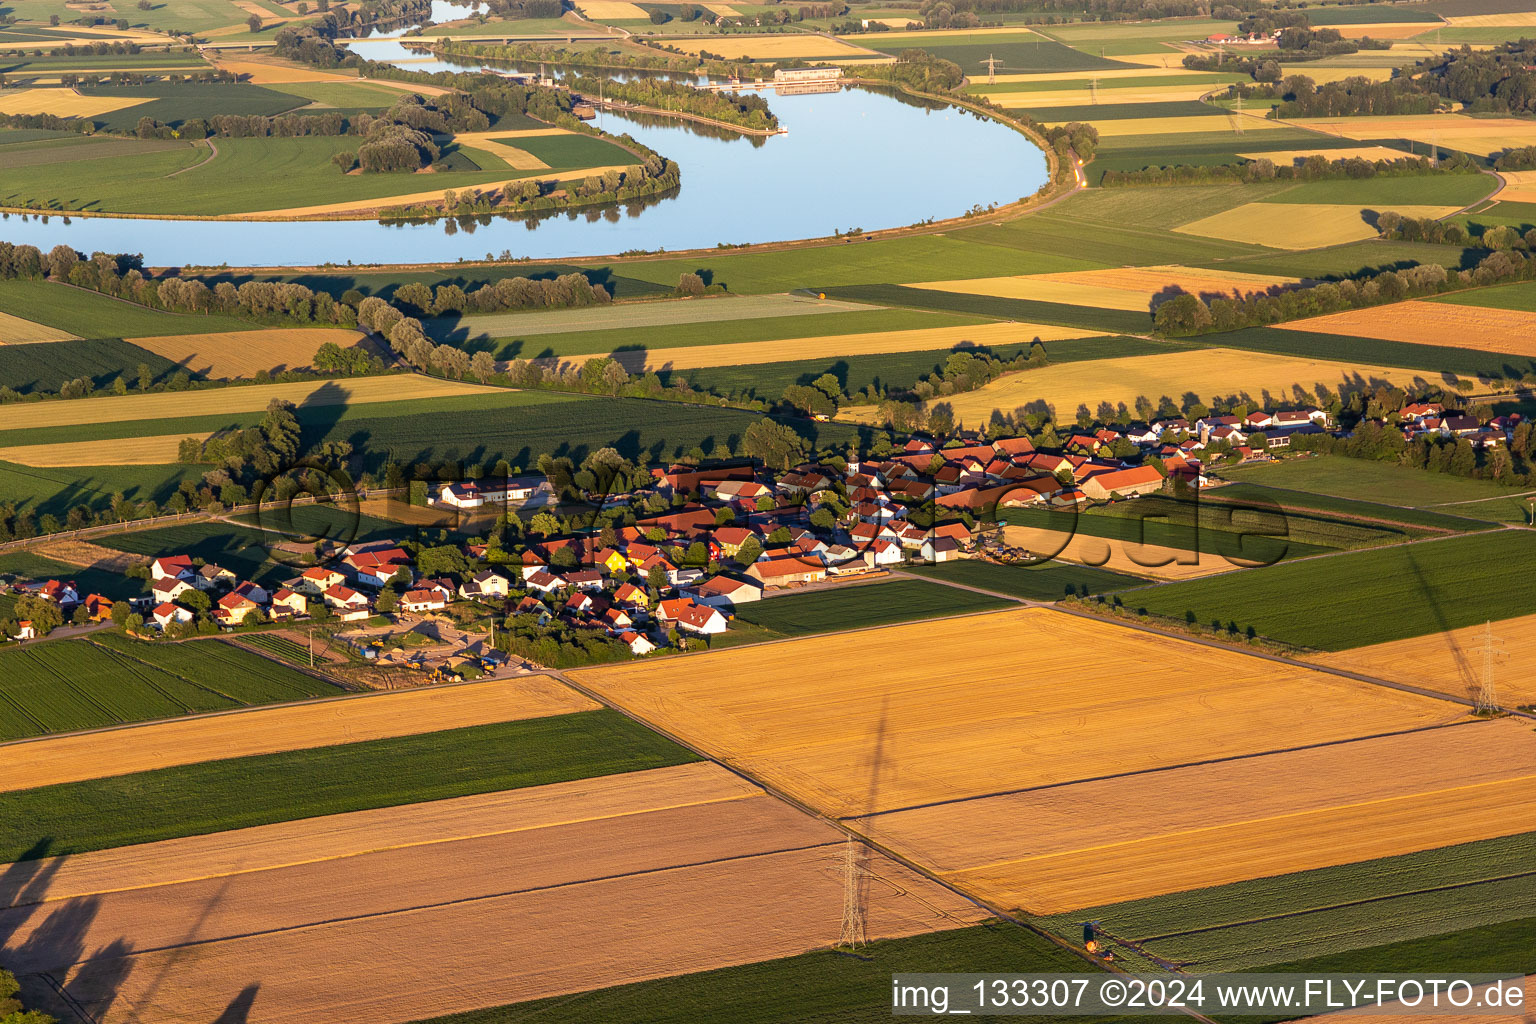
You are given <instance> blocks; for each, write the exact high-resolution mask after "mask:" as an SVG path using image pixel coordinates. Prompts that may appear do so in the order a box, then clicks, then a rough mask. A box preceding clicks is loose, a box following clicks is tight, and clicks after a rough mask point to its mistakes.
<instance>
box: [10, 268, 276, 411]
mask: <svg viewBox="0 0 1536 1024" xmlns="http://www.w3.org/2000/svg"><path fill="white" fill-rule="evenodd" d="M0 310H5V311H6V312H9V313H11V314H14V315H18V316H23V317H25V318H26V319H28V320H32V321H36V322H37V323H40V324H44V325H46V326H48V327H53V328H56V329H58V330H61V331H65V332H67V333H69V334H73V335H75V336H77V337H81V338H121V337H123V336H124V335H135V334H142V335H154V334H199V333H203V332H206V331H241V330H246V331H251V330H256V327H257V325H256V324H249V323H246V322H245V321H243V320H236V319H235V318H234V317H227V316H202V315H198V314H194V313H167V312H164V311H162V310H158V309H150V308H148V307H147V306H139V305H135V304H134V303H131V302H124V301H123V300H121V299H114V298H112V297H111V296H108V295H101V294H99V293H97V292H89V291H85V290H84V289H81V288H72V287H70V286H69V285H67V284H58V283H56V282H53V281H27V280H21V279H13V280H8V281H0ZM5 354H6V353H4V352H0V358H3V357H4V355H5ZM53 355H54V357H55V358H63V356H64V350H58V351H56V352H54V353H53ZM7 378H8V379H9V375H7ZM13 386H14V385H13Z"/></svg>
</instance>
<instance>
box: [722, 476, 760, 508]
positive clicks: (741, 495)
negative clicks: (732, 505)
mask: <svg viewBox="0 0 1536 1024" xmlns="http://www.w3.org/2000/svg"><path fill="white" fill-rule="evenodd" d="M714 490H715V497H716V498H719V499H720V500H721V501H746V502H751V503H753V504H756V503H757V499H758V498H769V497H772V496H773V488H771V487H769V486H768V485H767V484H760V483H758V482H757V481H756V480H722V481H720V482H719V483H718V484H716V485H715V489H714Z"/></svg>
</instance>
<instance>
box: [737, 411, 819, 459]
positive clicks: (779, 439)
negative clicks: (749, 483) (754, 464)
mask: <svg viewBox="0 0 1536 1024" xmlns="http://www.w3.org/2000/svg"><path fill="white" fill-rule="evenodd" d="M741 446H742V450H743V451H745V452H746V453H747V455H748V456H750V457H751V458H754V459H760V460H762V461H763V462H764V463H766V464H768V465H770V466H773V467H775V468H778V469H784V470H787V469H789V467H791V466H793V465H794V464H795V463H797V462H800V461H802V460H803V459H804V458H805V452H806V444H805V439H804V438H803V437H801V436H800V435H799V434H798V433H796V432H795V431H794V430H793V429H791V428H790V427H787V426H785V425H783V424H782V423H775V422H774V421H773V420H770V419H761V420H758V421H757V422H756V423H754V424H752V425H751V426H750V427H748V428H747V429H746V432H745V433H744V434H743V435H742V439H741Z"/></svg>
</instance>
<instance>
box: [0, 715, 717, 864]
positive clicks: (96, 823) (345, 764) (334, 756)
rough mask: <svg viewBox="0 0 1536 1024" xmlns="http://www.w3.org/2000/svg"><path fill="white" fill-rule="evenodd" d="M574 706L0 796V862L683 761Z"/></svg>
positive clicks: (665, 746)
mask: <svg viewBox="0 0 1536 1024" xmlns="http://www.w3.org/2000/svg"><path fill="white" fill-rule="evenodd" d="M695 760H697V758H695V757H694V756H693V755H692V754H691V753H689V752H688V751H687V750H684V749H683V748H682V747H679V746H677V745H675V744H673V743H672V742H670V741H668V740H665V739H662V738H661V737H660V736H658V735H656V734H655V733H653V732H650V731H649V730H647V729H645V728H644V727H643V726H640V725H637V724H636V723H635V722H633V721H632V720H630V719H629V718H626V717H625V716H623V715H621V714H619V713H618V712H617V711H609V710H606V709H605V710H601V711H585V712H580V713H577V714H570V715H559V716H556V717H552V718H538V719H531V720H527V721H520V722H503V723H497V724H494V725H482V726H473V727H471V728H467V729H450V730H447V731H444V732H434V733H426V734H423V735H419V736H404V737H400V738H396V739H387V740H372V741H368V742H364V743H347V744H341V745H338V746H333V747H318V748H313V749H309V750H295V751H290V752H287V753H281V754H264V755H260V756H257V757H239V758H231V759H228V760H223V761H208V762H204V763H201V764H191V765H182V766H179V767H175V768H163V769H160V770H158V771H151V772H139V773H136V774H132V775H119V776H115V777H111V778H104V779H91V780H89V781H85V782H71V783H64V784H62V785H57V786H44V787H41V788H38V789H26V790H20V791H16V792H10V793H0V858H3V860H4V861H15V860H18V859H23V858H25V859H35V858H38V857H43V856H55V855H61V854H70V853H84V852H86V851H88V850H103V849H111V848H113V847H118V846H130V845H134V844H137V843H149V842H156V841H158V840H162V839H175V838H179V837H182V836H193V835H206V834H208V833H210V832H226V831H230V830H233V829H241V828H251V827H253V826H256V825H266V824H271V823H273V822H279V821H293V820H296V819H298V818H311V817H318V816H320V815H326V814H343V813H346V812H348V811H361V810H366V809H369V808H374V807H395V806H399V805H401V804H413V803H422V802H425V801H428V800H446V799H448V798H451V797H458V796H471V795H473V794H477V793H491V792H496V791H499V790H506V789H521V788H523V787H525V786H543V785H548V784H550V783H554V782H567V781H571V780H574V779H586V778H593V777H596V776H599V775H613V774H617V773H619V772H632V771H643V770H645V769H649V768H662V767H666V766H669V765H678V764H686V763H688V762H691V761H695Z"/></svg>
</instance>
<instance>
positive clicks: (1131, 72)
mask: <svg viewBox="0 0 1536 1024" xmlns="http://www.w3.org/2000/svg"><path fill="white" fill-rule="evenodd" d="M881 38H882V39H885V38H888V34H886V33H881ZM1159 56H1161V55H1159ZM1168 56H1169V57H1178V58H1180V59H1182V58H1183V56H1184V55H1183V54H1182V53H1172V52H1170V53H1169V54H1168ZM1115 60H1117V61H1125V60H1127V58H1125V57H1116V58H1115ZM1175 63H1177V62H1175ZM1168 70H1169V69H1167V68H1164V67H1140V68H1111V69H1109V70H1107V71H1031V72H1022V71H1021V72H1010V73H1006V74H1001V75H998V76H997V77H996V80H997V81H998V82H1079V81H1083V80H1084V79H1098V81H1099V82H1100V84H1101V85H1102V84H1103V83H1104V82H1105V81H1117V80H1122V79H1127V78H1129V79H1138V78H1165V77H1167V75H1168ZM1177 70H1178V74H1179V75H1180V77H1184V76H1190V77H1193V76H1196V75H1209V76H1210V77H1211V79H1212V82H1211V88H1212V89H1215V88H1217V87H1219V86H1220V85H1221V84H1222V83H1221V82H1220V81H1217V80H1216V79H1217V78H1218V75H1217V74H1216V72H1214V71H1191V70H1189V69H1187V68H1184V67H1179V68H1178V69H1177ZM974 84H976V85H978V86H979V85H982V83H980V82H977V83H974ZM1110 95H1118V92H1116V93H1111V94H1110Z"/></svg>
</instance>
